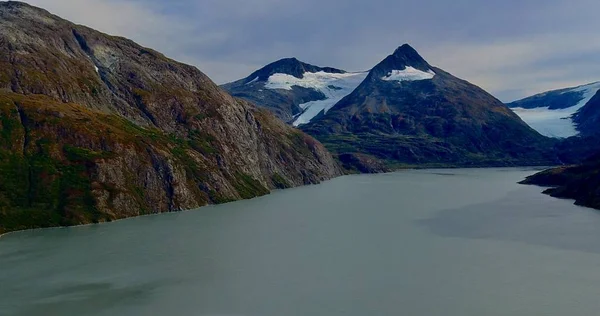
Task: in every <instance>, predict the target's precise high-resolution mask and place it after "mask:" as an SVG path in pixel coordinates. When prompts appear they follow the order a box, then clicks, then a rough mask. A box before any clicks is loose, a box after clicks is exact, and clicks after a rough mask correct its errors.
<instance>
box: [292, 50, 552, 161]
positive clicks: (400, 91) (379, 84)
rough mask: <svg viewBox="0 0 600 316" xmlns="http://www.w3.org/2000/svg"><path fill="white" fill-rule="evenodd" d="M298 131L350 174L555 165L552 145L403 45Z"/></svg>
mask: <svg viewBox="0 0 600 316" xmlns="http://www.w3.org/2000/svg"><path fill="white" fill-rule="evenodd" d="M302 129H303V130H304V131H306V132H307V133H309V134H311V135H313V136H315V137H316V138H317V139H319V140H321V141H322V142H323V143H324V144H325V145H326V146H327V147H328V148H329V149H330V150H332V151H334V152H335V153H337V154H339V155H340V159H341V160H342V162H344V164H345V166H346V167H347V168H350V169H353V168H355V169H359V170H369V169H370V168H371V167H370V166H371V165H372V164H371V163H370V162H369V161H376V160H379V161H380V162H384V163H385V164H386V165H388V166H392V167H397V166H406V165H410V166H414V165H420V166H423V165H428V166H431V165H437V166H510V165H536V164H552V163H556V158H555V156H554V154H553V146H554V143H555V142H554V141H552V140H550V139H548V138H545V137H543V136H542V135H540V134H539V133H537V132H536V131H534V130H533V129H531V128H530V127H529V126H527V124H525V123H524V122H523V121H522V120H521V119H520V118H519V117H518V116H517V115H516V114H514V113H513V112H512V111H511V110H510V109H509V108H508V107H506V106H505V105H504V104H502V102H500V101H499V100H497V99H496V98H494V97H493V96H491V95H490V94H488V93H487V92H485V91H484V90H482V89H481V88H479V87H477V86H475V85H473V84H470V83H469V82H466V81H464V80H461V79H458V78H456V77H454V76H452V75H450V74H449V73H447V72H445V71H443V70H442V69H439V68H435V67H433V66H431V65H430V64H429V63H427V62H426V61H425V60H424V59H423V58H422V57H421V56H420V55H419V54H418V53H417V52H416V51H415V50H414V49H413V48H412V47H410V46H409V45H403V46H401V47H399V48H398V49H397V50H396V51H395V52H394V53H393V54H392V55H390V56H388V57H387V58H385V59H384V60H383V61H382V62H381V63H379V64H378V65H377V66H375V67H374V68H373V69H372V70H371V72H370V73H369V75H368V76H367V77H366V79H365V80H364V81H363V82H362V83H361V84H360V86H358V87H357V88H356V90H354V92H352V93H351V94H350V95H348V96H347V97H345V98H344V99H342V100H341V101H340V102H339V103H337V104H336V105H335V106H334V107H333V108H332V109H331V110H330V111H329V112H327V113H326V114H321V115H320V116H318V117H316V118H315V119H314V120H313V121H311V123H309V124H307V125H304V126H302ZM378 169H379V166H377V167H376V168H375V170H378Z"/></svg>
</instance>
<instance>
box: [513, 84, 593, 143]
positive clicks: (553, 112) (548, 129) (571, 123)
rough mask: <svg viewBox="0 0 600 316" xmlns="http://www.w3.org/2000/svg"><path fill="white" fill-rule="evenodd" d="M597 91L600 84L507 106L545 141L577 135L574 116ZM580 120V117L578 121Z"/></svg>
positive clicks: (554, 93)
mask: <svg viewBox="0 0 600 316" xmlns="http://www.w3.org/2000/svg"><path fill="white" fill-rule="evenodd" d="M599 90H600V82H594V83H590V84H587V85H583V86H579V87H573V88H566V89H560V90H553V91H548V92H544V93H541V94H536V95H534V96H531V97H528V98H525V99H522V100H518V101H515V102H512V103H509V104H508V107H510V108H511V109H512V110H513V111H514V112H515V113H517V114H518V115H519V116H520V117H521V118H522V119H523V120H524V121H525V122H527V123H528V124H529V125H530V126H531V127H533V128H534V129H535V130H537V131H538V132H540V133H541V134H543V135H546V136H548V137H558V138H566V137H570V136H575V135H578V134H579V132H580V128H579V127H578V125H579V124H578V123H577V122H575V120H574V115H575V114H576V113H577V112H578V111H579V110H581V109H582V108H583V107H584V106H585V105H586V104H587V103H588V102H589V101H590V100H591V99H592V97H593V96H594V95H595V94H596V92H598V91H599ZM580 119H583V117H580Z"/></svg>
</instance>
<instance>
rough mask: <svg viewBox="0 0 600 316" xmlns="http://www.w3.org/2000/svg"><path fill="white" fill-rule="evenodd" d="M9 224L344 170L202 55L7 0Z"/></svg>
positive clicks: (84, 215)
mask: <svg viewBox="0 0 600 316" xmlns="http://www.w3.org/2000/svg"><path fill="white" fill-rule="evenodd" d="M0 113H1V114H0V233H2V232H6V231H12V230H18V229H26V228H36V227H49V226H59V225H74V224H83V223H92V222H104V221H111V220H115V219H119V218H124V217H130V216H136V215H142V214H150V213H158V212H166V211H177V210H182V209H192V208H196V207H199V206H203V205H206V204H212V203H222V202H226V201H232V200H237V199H242V198H251V197H255V196H259V195H263V194H267V193H268V192H269V190H270V189H274V188H286V187H291V186H297V185H302V184H311V183H318V182H319V181H322V180H325V179H329V178H332V177H335V176H337V175H340V170H339V167H338V165H337V163H336V162H335V161H334V160H333V158H332V156H331V155H330V154H329V153H328V152H327V150H326V149H325V148H324V147H323V146H322V145H321V144H320V143H319V142H318V141H316V140H314V139H313V138H312V137H310V136H307V135H306V134H304V133H302V132H301V131H299V130H297V129H294V128H292V127H290V126H288V125H286V124H285V123H283V122H281V121H280V120H278V119H276V118H275V117H274V116H273V115H272V114H270V113H268V111H266V110H260V109H257V108H256V107H255V106H253V105H252V104H250V103H248V102H246V101H243V100H240V99H236V98H233V97H231V96H230V95H229V94H227V93H226V92H225V91H223V90H222V89H220V88H219V87H218V86H217V85H215V84H214V83H213V82H212V81H211V80H210V79H209V78H208V77H207V76H205V75H204V74H203V73H202V72H200V71H199V70H198V69H196V68H195V67H192V66H188V65H184V64H181V63H178V62H175V61H173V60H171V59H169V58H167V57H165V56H164V55H162V54H160V53H158V52H156V51H154V50H151V49H148V48H144V47H142V46H139V45H138V44H136V43H134V42H132V41H131V40H128V39H125V38H122V37H115V36H109V35H106V34H102V33H100V32H97V31H94V30H92V29H89V28H87V27H84V26H80V25H75V24H73V23H71V22H68V21H65V20H63V19H61V18H59V17H57V16H54V15H52V14H50V13H48V12H47V11H44V10H42V9H39V8H35V7H32V6H29V5H27V4H24V3H19V2H0Z"/></svg>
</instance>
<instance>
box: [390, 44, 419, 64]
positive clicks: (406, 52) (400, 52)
mask: <svg viewBox="0 0 600 316" xmlns="http://www.w3.org/2000/svg"><path fill="white" fill-rule="evenodd" d="M392 56H394V57H396V58H400V59H404V60H406V61H408V62H412V63H419V64H422V63H427V62H426V61H425V59H423V57H421V55H419V53H418V52H417V50H415V49H414V48H412V46H410V45H408V44H404V45H402V46H400V47H398V48H397V49H396V50H395V51H394V53H393V54H392Z"/></svg>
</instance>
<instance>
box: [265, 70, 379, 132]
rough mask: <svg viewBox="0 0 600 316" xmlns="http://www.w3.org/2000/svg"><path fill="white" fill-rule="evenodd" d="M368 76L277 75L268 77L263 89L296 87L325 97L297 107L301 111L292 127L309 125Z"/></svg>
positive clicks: (289, 88)
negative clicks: (299, 76) (319, 93)
mask: <svg viewBox="0 0 600 316" xmlns="http://www.w3.org/2000/svg"><path fill="white" fill-rule="evenodd" d="M368 74H369V73H368V72H348V73H329V72H324V71H320V72H315V73H312V72H306V73H304V74H303V78H296V77H294V76H291V75H288V74H281V73H277V74H273V75H271V76H270V77H269V79H268V81H267V82H266V83H265V88H267V89H284V90H292V87H293V86H298V87H302V88H307V89H314V90H316V91H320V92H321V93H323V94H324V95H325V97H326V99H325V100H318V101H310V102H307V103H303V104H300V105H299V106H300V108H301V109H302V110H303V111H302V113H301V114H300V115H298V116H297V117H296V118H295V120H294V122H293V125H294V126H299V125H302V124H307V123H309V122H310V120H312V119H313V118H314V117H315V116H317V115H318V114H319V113H321V111H324V112H325V113H327V111H329V109H331V108H332V107H333V106H334V105H335V104H336V103H338V102H339V101H340V100H342V99H343V98H344V97H345V96H347V95H348V94H350V93H352V91H354V89H356V87H358V85H360V83H361V82H363V81H364V80H365V78H366V77H367V75H368Z"/></svg>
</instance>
